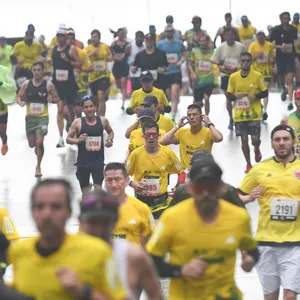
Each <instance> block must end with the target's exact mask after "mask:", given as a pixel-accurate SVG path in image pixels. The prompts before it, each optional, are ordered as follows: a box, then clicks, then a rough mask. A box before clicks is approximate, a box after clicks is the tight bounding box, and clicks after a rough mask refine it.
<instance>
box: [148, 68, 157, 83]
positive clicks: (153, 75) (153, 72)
mask: <svg viewBox="0 0 300 300" xmlns="http://www.w3.org/2000/svg"><path fill="white" fill-rule="evenodd" d="M150 72H151V74H152V77H153V79H154V81H155V80H157V70H150Z"/></svg>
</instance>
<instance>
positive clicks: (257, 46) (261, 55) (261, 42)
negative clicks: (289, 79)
mask: <svg viewBox="0 0 300 300" xmlns="http://www.w3.org/2000/svg"><path fill="white" fill-rule="evenodd" d="M256 38H257V40H256V41H255V42H253V43H252V44H250V46H249V53H251V55H252V59H253V63H252V66H251V67H252V69H253V70H255V71H257V72H259V73H261V75H262V76H263V77H264V80H265V84H266V86H267V88H268V87H269V84H270V82H271V80H272V66H273V64H274V57H275V48H274V45H273V44H272V43H270V42H268V41H267V40H266V38H267V37H266V35H265V33H264V31H263V30H259V31H258V32H257V33H256ZM268 99H269V98H268V97H265V98H264V107H263V114H262V120H263V121H265V120H267V119H268V114H267V106H268Z"/></svg>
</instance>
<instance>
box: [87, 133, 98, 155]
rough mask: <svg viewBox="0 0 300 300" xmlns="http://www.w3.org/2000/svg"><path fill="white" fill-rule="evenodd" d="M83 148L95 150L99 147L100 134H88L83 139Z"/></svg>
mask: <svg viewBox="0 0 300 300" xmlns="http://www.w3.org/2000/svg"><path fill="white" fill-rule="evenodd" d="M85 149H86V150H87V151H91V152H95V151H100V149H101V136H89V137H88V138H87V140H86V141H85Z"/></svg>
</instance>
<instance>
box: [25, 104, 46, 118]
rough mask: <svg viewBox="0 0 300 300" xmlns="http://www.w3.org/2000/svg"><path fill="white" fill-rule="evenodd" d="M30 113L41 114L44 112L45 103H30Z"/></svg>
mask: <svg viewBox="0 0 300 300" xmlns="http://www.w3.org/2000/svg"><path fill="white" fill-rule="evenodd" d="M29 111H30V115H31V116H37V115H41V114H42V113H43V112H44V104H43V103H30V109H29Z"/></svg>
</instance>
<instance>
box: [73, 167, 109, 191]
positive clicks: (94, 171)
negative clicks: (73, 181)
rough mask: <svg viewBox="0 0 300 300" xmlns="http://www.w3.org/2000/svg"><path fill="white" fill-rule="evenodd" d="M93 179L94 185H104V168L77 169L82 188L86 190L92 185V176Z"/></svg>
mask: <svg viewBox="0 0 300 300" xmlns="http://www.w3.org/2000/svg"><path fill="white" fill-rule="evenodd" d="M91 175H92V177H93V182H94V184H97V185H100V186H101V185H102V182H103V179H104V175H103V167H102V168H101V167H99V168H77V172H76V177H77V179H78V181H79V184H80V187H81V188H86V187H88V186H89V184H90V176H91Z"/></svg>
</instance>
